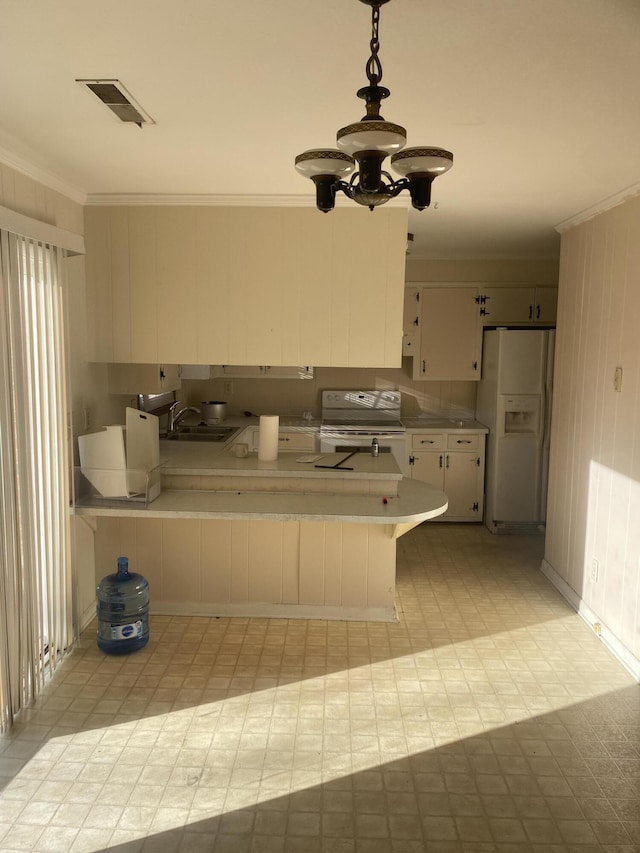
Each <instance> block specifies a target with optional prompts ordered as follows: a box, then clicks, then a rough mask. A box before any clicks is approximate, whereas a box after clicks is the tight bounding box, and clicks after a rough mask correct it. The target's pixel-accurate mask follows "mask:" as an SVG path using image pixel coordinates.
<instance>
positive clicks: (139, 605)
mask: <svg viewBox="0 0 640 853" xmlns="http://www.w3.org/2000/svg"><path fill="white" fill-rule="evenodd" d="M97 596H98V603H97V614H98V648H99V649H101V650H102V651H103V652H108V653H109V654H112V655H121V654H126V653H128V652H135V651H136V650H137V649H141V648H142V647H143V646H146V644H147V643H148V641H149V583H148V581H147V580H145V578H143V577H142V575H138V574H136V573H135V572H129V560H128V558H127V557H118V572H117V574H113V575H107V576H106V577H104V578H103V579H102V580H101V581H100V583H99V584H98V587H97Z"/></svg>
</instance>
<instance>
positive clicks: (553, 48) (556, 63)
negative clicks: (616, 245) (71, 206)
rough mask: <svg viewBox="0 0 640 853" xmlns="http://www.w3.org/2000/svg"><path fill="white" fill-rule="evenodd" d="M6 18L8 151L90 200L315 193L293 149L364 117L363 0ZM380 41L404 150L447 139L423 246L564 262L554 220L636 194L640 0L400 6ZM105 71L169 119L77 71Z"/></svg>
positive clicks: (57, 7) (24, 8)
mask: <svg viewBox="0 0 640 853" xmlns="http://www.w3.org/2000/svg"><path fill="white" fill-rule="evenodd" d="M0 13H1V15H2V28H1V32H0V89H1V91H2V107H1V109H0V160H4V162H6V163H8V164H9V165H14V166H15V165H18V166H19V167H21V168H22V169H23V170H26V171H29V170H31V173H32V174H34V176H35V175H37V176H39V177H40V179H41V180H42V177H43V176H48V177H49V178H50V180H51V181H52V182H53V183H54V184H55V185H56V186H58V187H60V186H62V187H63V188H68V190H69V192H70V193H72V194H74V197H80V198H81V199H84V198H85V196H86V197H88V199H89V202H101V201H106V199H105V196H106V195H113V194H116V195H123V194H124V195H126V196H129V197H133V196H136V197H138V196H141V195H147V194H149V195H151V196H156V197H158V196H162V197H164V196H175V197H177V199H174V200H183V201H185V202H195V201H197V200H198V199H197V198H196V197H198V196H199V197H201V198H200V199H199V200H201V201H203V202H205V201H206V202H209V203H215V202H220V203H227V204H233V203H242V202H244V203H246V204H256V203H277V204H282V203H286V204H298V205H300V204H304V203H309V204H313V185H312V183H311V182H310V181H307V180H305V179H304V178H302V177H301V176H299V175H298V174H297V173H296V171H295V169H294V166H293V160H294V157H295V155H296V154H298V153H300V152H301V151H303V150H305V149H307V148H316V147H335V132H336V130H337V129H338V128H339V127H342V126H343V125H345V124H349V123H351V122H353V121H357V120H359V119H360V118H361V117H362V115H363V112H364V110H363V102H362V101H360V100H359V99H357V98H356V95H355V92H356V90H357V89H358V88H360V87H361V86H363V85H365V84H366V77H365V70H364V69H365V63H366V60H367V58H368V55H369V38H370V10H369V8H368V7H366V6H365V5H363V4H362V3H359V2H357V0H316V2H311V0H270V2H267V3H264V2H256V0H227V2H222V0H180V2H175V0H174V2H171V3H169V2H167V0H136V2H135V3H132V2H131V0H110V2H109V3H102V4H98V3H88V2H86V0H56V2H53V3H52V2H47V3H43V2H42V0H0ZM380 44H381V48H380V58H381V60H382V65H383V70H384V79H383V84H384V85H386V86H388V88H390V89H391V97H390V98H389V99H388V100H387V101H386V102H385V103H384V105H383V115H384V116H385V118H387V119H388V120H390V121H394V122H396V123H399V124H402V125H404V126H405V127H406V128H407V131H408V134H407V135H408V145H412V146H415V145H433V146H438V147H442V148H447V149H449V150H450V151H453V153H454V165H453V168H452V169H451V171H450V172H448V173H447V174H446V175H444V176H442V177H440V178H438V179H437V180H436V182H435V184H434V187H433V204H432V207H431V208H430V209H429V210H426V211H424V212H423V213H416V212H413V211H412V212H411V213H410V220H409V230H410V231H412V232H413V233H414V234H415V240H414V248H413V256H415V257H423V258H430V257H431V258H454V257H455V258H474V257H477V258H488V257H491V258H498V257H505V258H506V257H513V258H516V257H518V258H523V257H524V258H527V257H529V258H543V257H553V256H555V255H557V252H558V246H559V237H558V234H557V232H556V231H555V226H556V225H557V224H558V223H560V222H562V221H563V220H565V219H567V218H569V217H572V216H574V215H576V214H578V213H580V212H581V211H584V210H585V209H588V208H590V207H592V206H594V205H597V204H598V203H600V202H601V201H602V200H603V199H605V198H607V197H609V196H612V195H616V194H618V193H622V192H624V191H625V190H626V189H628V188H631V189H633V190H635V189H637V187H636V186H635V185H636V184H637V182H638V181H640V147H639V142H638V141H639V140H640V108H639V107H640V102H639V98H638V88H639V87H638V81H639V80H640V2H638V0H393V2H390V3H388V4H387V5H384V6H383V7H382V9H381V23H380ZM98 77H99V78H117V79H119V80H121V81H122V82H123V84H124V85H125V86H126V88H127V89H128V91H129V92H130V93H131V94H132V95H133V97H134V98H135V99H136V100H137V101H138V102H139V104H140V105H141V106H142V107H143V109H144V110H146V112H148V113H149V114H150V116H151V117H152V118H153V119H154V120H155V122H156V123H155V124H154V125H152V126H148V127H144V128H142V129H139V128H138V127H136V126H134V125H125V124H121V123H120V122H119V121H117V119H115V117H113V116H112V114H111V113H110V112H109V111H108V110H107V108H106V107H104V106H103V105H102V104H100V102H99V101H97V100H95V99H94V98H93V97H92V96H90V95H89V94H88V93H87V92H86V91H85V90H83V89H82V88H81V87H80V86H79V85H78V84H77V83H76V82H75V80H76V79H77V78H98ZM403 195H406V194H403ZM401 198H402V196H401ZM130 200H131V199H130ZM162 200H165V201H166V200H167V199H162ZM149 201H150V202H153V201H154V199H153V198H150V199H149ZM345 203H347V204H352V203H351V202H345ZM393 203H394V204H395V203H397V202H393ZM402 203H403V204H407V199H406V198H405V199H403V201H402ZM363 213H364V211H363ZM321 215H324V214H320V213H318V216H321ZM327 215H330V214H327ZM366 215H371V216H375V212H373V213H368V212H367V213H366Z"/></svg>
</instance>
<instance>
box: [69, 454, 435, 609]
mask: <svg viewBox="0 0 640 853" xmlns="http://www.w3.org/2000/svg"><path fill="white" fill-rule="evenodd" d="M345 455H346V454H343V453H329V454H322V456H321V458H319V459H313V456H314V455H312V456H311V457H310V458H312V459H313V461H310V462H300V461H298V459H299V458H301V457H298V456H297V455H294V454H281V455H280V456H279V458H278V459H277V460H276V461H275V462H262V461H260V460H259V459H258V457H257V454H250V455H249V456H248V457H246V458H236V457H235V456H233V455H232V453H231V450H230V447H225V448H221V449H218V448H215V447H213V446H212V445H207V444H197V443H195V442H194V443H191V442H161V460H162V463H163V464H162V493H161V494H160V496H159V497H158V498H157V499H156V500H154V501H153V502H152V503H149V504H148V505H144V504H135V503H133V502H131V503H123V504H120V505H115V504H114V503H113V502H100V501H96V500H92V501H90V502H88V504H86V505H76V507H75V513H76V515H78V516H81V517H83V518H85V519H86V520H87V521H88V522H89V523H90V524H91V525H92V527H93V530H94V533H95V561H96V576H97V578H100V577H102V576H103V575H104V574H105V573H108V572H110V571H113V566H115V563H116V559H117V557H118V556H121V555H123V554H124V555H127V556H128V557H129V562H130V565H131V567H132V569H134V570H135V571H138V572H140V573H141V574H143V575H145V577H146V578H147V580H148V581H149V584H150V590H151V593H150V601H151V610H152V612H155V613H163V614H184V615H202V616H241V617H250V616H262V617H264V616H271V617H292V618H317V619H358V620H361V619H367V620H386V621H389V620H394V619H395V618H396V611H395V569H396V540H397V538H398V536H400V535H402V534H403V533H404V532H406V531H407V530H409V529H411V528H412V527H414V526H416V525H417V524H420V523H421V522H422V521H426V520H428V519H430V518H435V517H437V516H438V515H440V514H442V513H443V512H444V511H445V510H446V508H447V499H446V495H445V494H444V493H443V492H441V491H438V490H436V489H434V488H432V487H431V486H428V485H426V484H424V483H419V482H414V481H412V480H410V479H407V478H403V477H402V474H401V473H400V471H399V469H398V467H397V465H396V463H395V461H394V460H393V458H392V457H391V455H390V454H381V455H380V456H378V457H372V456H371V455H370V454H368V453H358V454H355V455H353V456H351V457H350V458H349V459H348V460H346V459H345ZM315 456H319V454H316V455H315ZM302 458H305V457H302ZM341 460H344V461H343V462H342V465H339V466H338V467H330V468H320V467H316V465H331V466H333V465H335V464H336V463H339V462H340V461H341ZM348 469H352V470H348Z"/></svg>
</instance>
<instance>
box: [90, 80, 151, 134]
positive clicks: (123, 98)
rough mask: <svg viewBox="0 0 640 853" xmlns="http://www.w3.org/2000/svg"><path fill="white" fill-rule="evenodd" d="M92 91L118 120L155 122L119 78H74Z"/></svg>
mask: <svg viewBox="0 0 640 853" xmlns="http://www.w3.org/2000/svg"><path fill="white" fill-rule="evenodd" d="M76 83H80V85H81V86H82V87H83V88H84V89H87V91H89V92H92V93H93V94H94V95H95V96H96V98H98V100H99V101H102V103H103V104H104V105H105V107H108V108H109V109H110V110H111V112H112V113H114V114H115V115H116V116H117V117H118V118H119V119H120V121H123V122H125V123H129V124H137V125H138V127H142V125H143V124H155V122H154V120H153V119H152V118H151V116H150V115H148V113H146V112H145V111H144V110H143V109H142V107H141V106H140V105H139V104H137V103H136V102H135V101H134V99H133V98H132V97H131V95H130V94H129V93H128V92H127V90H126V89H125V87H124V86H123V85H122V83H121V82H120V81H119V80H76Z"/></svg>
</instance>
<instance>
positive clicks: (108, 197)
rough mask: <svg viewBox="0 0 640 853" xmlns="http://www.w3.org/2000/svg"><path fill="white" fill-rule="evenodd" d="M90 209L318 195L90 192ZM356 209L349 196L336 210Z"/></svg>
mask: <svg viewBox="0 0 640 853" xmlns="http://www.w3.org/2000/svg"><path fill="white" fill-rule="evenodd" d="M403 201H405V200H404V199H390V200H389V202H388V203H387V204H386V205H385V207H406V203H405V204H403ZM86 204H87V205H88V206H93V205H96V206H98V205H99V206H100V207H110V206H119V205H129V206H136V205H154V206H158V207H161V206H167V207H170V206H183V207H185V206H190V207H309V206H310V205H311V206H314V205H315V195H309V194H307V195H216V194H215V193H90V194H89V195H88V196H87V197H86ZM347 205H348V206H349V207H354V205H353V202H352V201H351V200H350V199H348V198H347V197H346V196H345V197H344V198H342V197H337V198H336V207H342V206H347Z"/></svg>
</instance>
